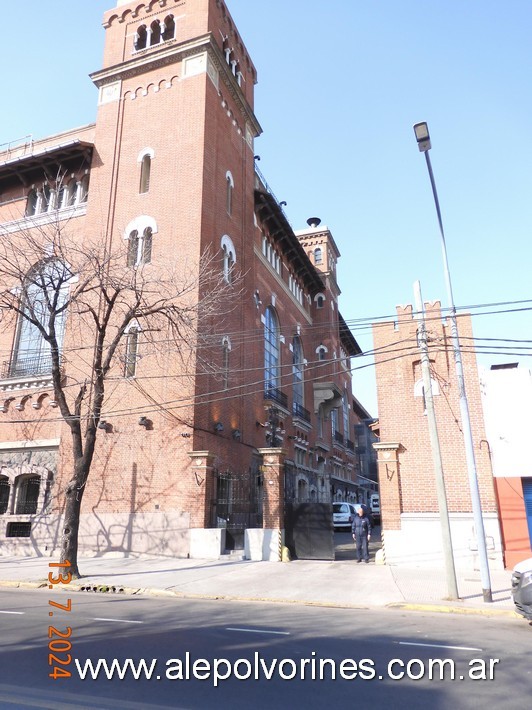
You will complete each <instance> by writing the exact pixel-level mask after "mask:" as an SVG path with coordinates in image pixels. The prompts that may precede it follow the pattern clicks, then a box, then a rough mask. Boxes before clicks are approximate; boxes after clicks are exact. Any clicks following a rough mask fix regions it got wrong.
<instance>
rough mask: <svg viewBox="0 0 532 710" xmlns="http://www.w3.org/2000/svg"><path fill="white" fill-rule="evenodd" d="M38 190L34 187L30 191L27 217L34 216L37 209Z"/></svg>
mask: <svg viewBox="0 0 532 710" xmlns="http://www.w3.org/2000/svg"><path fill="white" fill-rule="evenodd" d="M37 197H38V195H37V190H35V188H33V189H32V190H30V191H29V193H28V200H27V202H26V217H32V216H33V215H34V214H35V212H36V211H37Z"/></svg>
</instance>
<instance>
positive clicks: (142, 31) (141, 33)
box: [135, 25, 148, 50]
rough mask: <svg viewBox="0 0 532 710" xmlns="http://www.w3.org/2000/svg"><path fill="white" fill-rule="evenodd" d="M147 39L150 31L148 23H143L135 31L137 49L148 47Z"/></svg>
mask: <svg viewBox="0 0 532 710" xmlns="http://www.w3.org/2000/svg"><path fill="white" fill-rule="evenodd" d="M147 40H148V32H147V30H146V25H141V26H140V27H139V28H138V29H137V31H136V33H135V49H137V50H138V49H146V43H147Z"/></svg>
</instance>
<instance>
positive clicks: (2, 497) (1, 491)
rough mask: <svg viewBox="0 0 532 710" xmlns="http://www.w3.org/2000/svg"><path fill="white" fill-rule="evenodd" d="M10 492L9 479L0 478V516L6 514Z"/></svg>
mask: <svg viewBox="0 0 532 710" xmlns="http://www.w3.org/2000/svg"><path fill="white" fill-rule="evenodd" d="M10 491H11V486H10V485H9V479H8V478H6V477H5V476H0V515H4V513H7V508H8V505H9V493H10Z"/></svg>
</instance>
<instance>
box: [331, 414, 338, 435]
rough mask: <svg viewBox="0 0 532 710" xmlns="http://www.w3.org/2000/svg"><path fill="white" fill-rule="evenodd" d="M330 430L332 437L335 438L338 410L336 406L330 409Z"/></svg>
mask: <svg viewBox="0 0 532 710" xmlns="http://www.w3.org/2000/svg"><path fill="white" fill-rule="evenodd" d="M331 431H332V435H333V438H335V437H336V433H337V432H338V410H337V409H336V408H334V409H331Z"/></svg>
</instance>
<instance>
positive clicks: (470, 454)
mask: <svg viewBox="0 0 532 710" xmlns="http://www.w3.org/2000/svg"><path fill="white" fill-rule="evenodd" d="M414 133H415V135H416V140H417V144H418V148H419V150H420V151H421V152H422V153H425V161H426V163H427V170H428V172H429V178H430V184H431V186H432V194H433V197H434V206H435V207H436V214H437V216H438V225H439V227H440V236H441V246H442V256H443V268H444V273H445V283H446V286H447V295H448V298H449V306H450V315H449V320H450V323H451V340H452V344H453V354H454V363H455V368H456V380H457V384H458V396H459V398H460V418H461V420H462V431H463V435H464V447H465V456H466V463H467V475H468V478H469V491H470V493H471V506H472V508H473V520H474V524H475V536H476V539H477V549H478V559H479V565H480V577H481V583H482V596H483V598H484V601H485V602H492V601H493V595H492V592H491V580H490V568H489V562H488V551H487V547H486V534H485V532H484V519H483V517H482V502H481V500H480V491H479V487H478V475H477V464H476V461H475V447H474V445H473V432H472V429H471V417H470V416H469V404H468V401H467V393H466V389H465V378H464V368H463V364H462V351H461V349H460V339H459V337H458V323H457V319H456V307H455V305H454V297H453V288H452V284H451V272H450V271H449V261H448V259H447V246H446V244H445V233H444V231H443V222H442V218H441V210H440V202H439V200H438V192H437V190H436V182H435V180H434V174H433V172H432V164H431V162H430V157H429V151H430V148H431V143H430V134H429V127H428V126H427V124H426V123H425V122H423V123H416V125H415V126H414Z"/></svg>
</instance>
